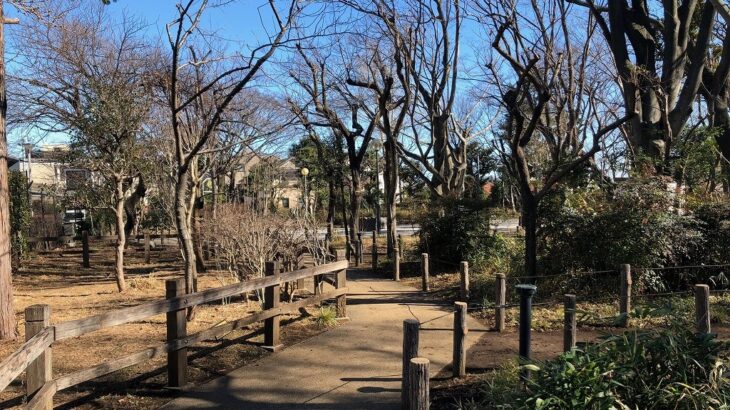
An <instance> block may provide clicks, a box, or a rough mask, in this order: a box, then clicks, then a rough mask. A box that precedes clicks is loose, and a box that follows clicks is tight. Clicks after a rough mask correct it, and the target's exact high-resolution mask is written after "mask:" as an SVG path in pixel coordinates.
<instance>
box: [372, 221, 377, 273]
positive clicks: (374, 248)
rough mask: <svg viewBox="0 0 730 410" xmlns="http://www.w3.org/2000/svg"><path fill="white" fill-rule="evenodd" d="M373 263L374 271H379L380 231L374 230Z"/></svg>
mask: <svg viewBox="0 0 730 410" xmlns="http://www.w3.org/2000/svg"><path fill="white" fill-rule="evenodd" d="M372 265H373V272H375V271H377V270H378V231H373V249H372Z"/></svg>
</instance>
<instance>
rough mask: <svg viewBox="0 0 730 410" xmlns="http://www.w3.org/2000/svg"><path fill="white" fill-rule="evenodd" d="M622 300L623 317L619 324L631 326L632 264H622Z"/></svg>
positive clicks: (620, 308)
mask: <svg viewBox="0 0 730 410" xmlns="http://www.w3.org/2000/svg"><path fill="white" fill-rule="evenodd" d="M620 275H621V300H620V301H619V313H620V314H621V318H620V320H619V326H621V327H628V326H629V311H631V265H629V264H626V263H625V264H623V265H621V273H620Z"/></svg>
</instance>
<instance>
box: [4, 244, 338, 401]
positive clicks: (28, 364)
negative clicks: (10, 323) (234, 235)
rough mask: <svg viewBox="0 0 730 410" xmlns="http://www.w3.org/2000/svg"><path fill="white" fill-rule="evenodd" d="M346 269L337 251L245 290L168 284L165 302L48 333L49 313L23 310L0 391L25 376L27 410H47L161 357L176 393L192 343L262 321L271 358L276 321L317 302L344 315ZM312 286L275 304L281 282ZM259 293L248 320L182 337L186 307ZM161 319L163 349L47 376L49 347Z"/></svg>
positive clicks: (274, 270)
mask: <svg viewBox="0 0 730 410" xmlns="http://www.w3.org/2000/svg"><path fill="white" fill-rule="evenodd" d="M347 267H348V262H347V260H345V255H344V250H338V251H337V261H336V262H333V263H329V264H326V265H320V266H315V267H311V268H306V269H300V270H296V271H292V272H286V273H280V270H281V269H280V265H279V263H278V262H267V263H266V276H265V277H263V278H259V279H254V280H250V281H246V282H241V283H236V284H232V285H228V286H223V287H219V288H215V289H209V290H205V291H202V292H197V293H192V294H184V293H183V292H184V289H185V286H184V280H183V279H172V280H168V281H167V282H166V283H165V285H166V299H162V300H157V301H154V302H149V303H145V304H142V305H138V306H132V307H128V308H123V309H117V310H114V311H112V312H108V313H102V314H99V315H95V316H90V317H86V318H82V319H76V320H71V321H68V322H63V323H58V324H56V325H50V308H49V307H48V306H47V305H33V306H30V307H28V308H27V309H26V310H25V316H26V339H27V341H26V342H25V343H24V344H23V345H22V346H21V347H20V349H18V350H17V351H15V352H14V353H12V354H11V355H10V356H8V357H7V358H5V360H3V361H2V362H1V363H0V391H3V390H4V389H5V388H6V387H7V386H8V385H9V384H10V383H11V382H12V381H13V380H15V378H17V377H18V376H20V374H21V373H23V372H24V371H25V372H26V393H27V395H28V397H29V398H30V401H29V402H28V404H27V405H26V407H27V408H29V409H49V408H52V407H53V396H54V395H55V394H56V392H58V391H61V390H63V389H67V388H69V387H72V386H76V385H78V384H80V383H83V382H86V381H89V380H92V379H95V378H98V377H101V376H104V375H107V374H110V373H113V372H115V371H117V370H121V369H124V368H126V367H129V366H133V365H135V364H138V363H141V362H144V361H145V360H149V359H152V358H155V357H159V356H160V355H162V354H167V373H168V385H169V386H170V387H182V386H183V385H185V383H186V375H187V348H188V347H189V346H191V345H193V344H195V343H197V342H200V341H203V340H208V339H211V338H214V337H216V336H222V335H225V334H226V333H229V332H231V331H233V330H236V329H240V328H242V327H244V326H246V325H250V324H252V323H256V322H260V321H264V348H267V349H270V350H275V349H276V348H277V347H279V346H281V342H280V338H279V319H280V316H281V315H282V314H286V313H292V312H296V311H298V310H299V309H300V308H302V307H305V306H309V305H313V304H317V303H320V302H323V301H325V300H327V299H336V300H337V302H336V303H337V316H338V317H345V316H346V315H347V312H346V306H347V287H346V284H347V275H346V270H347ZM325 275H326V276H331V278H328V280H327V282H330V283H332V284H333V285H334V288H335V289H333V290H331V291H328V292H322V289H321V283H322V282H324V281H325V280H324V276H325ZM309 277H312V278H314V284H315V295H314V296H312V297H309V298H306V299H300V300H297V301H294V302H290V303H280V300H281V295H280V287H281V285H282V284H284V283H287V282H294V281H297V280H303V279H305V278H309ZM262 289H263V290H264V294H265V298H264V310H262V311H261V312H257V313H255V314H252V315H249V316H247V317H244V318H241V319H237V320H233V321H230V322H225V323H223V324H220V325H216V326H214V327H212V328H209V329H206V330H203V331H200V332H197V333H193V334H187V331H186V323H187V322H186V319H185V312H186V309H187V308H189V307H193V306H197V305H201V304H205V303H209V302H214V301H218V300H221V299H224V298H228V297H231V296H235V295H240V294H242V293H245V292H251V291H254V290H262ZM162 313H166V314H167V341H166V343H163V344H160V345H158V346H153V347H150V348H147V349H145V350H143V351H140V352H136V353H132V354H129V355H127V356H124V357H121V358H117V359H113V360H108V361H106V362H104V363H102V364H99V365H97V366H93V367H90V368H87V369H83V370H79V371H76V372H74V373H70V374H67V375H64V376H61V377H58V378H56V379H54V378H53V377H52V368H51V350H52V346H53V343H54V342H57V341H60V340H64V339H69V338H72V337H77V336H81V335H84V334H87V333H90V332H94V331H97V330H101V329H105V328H108V327H111V326H117V325H122V324H125V323H130V322H135V321H139V320H142V319H146V318H149V317H151V316H156V315H159V314H162Z"/></svg>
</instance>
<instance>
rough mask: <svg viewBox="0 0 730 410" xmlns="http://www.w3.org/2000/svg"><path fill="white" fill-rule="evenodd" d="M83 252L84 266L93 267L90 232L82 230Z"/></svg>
mask: <svg viewBox="0 0 730 410" xmlns="http://www.w3.org/2000/svg"><path fill="white" fill-rule="evenodd" d="M81 253H82V257H83V266H84V268H88V267H91V265H90V264H89V232H88V231H81Z"/></svg>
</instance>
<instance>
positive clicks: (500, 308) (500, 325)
mask: <svg viewBox="0 0 730 410" xmlns="http://www.w3.org/2000/svg"><path fill="white" fill-rule="evenodd" d="M495 284H496V287H495V291H496V292H495V298H494V305H495V307H494V328H495V329H496V330H497V331H498V332H503V331H504V326H505V324H504V323H505V316H506V308H505V306H504V305H506V304H507V281H506V280H505V277H504V273H498V274H497V279H496V281H495Z"/></svg>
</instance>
